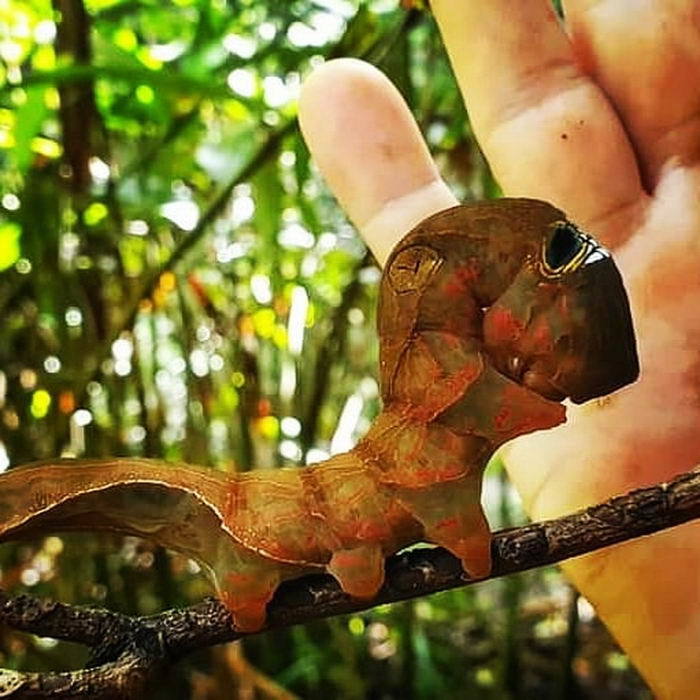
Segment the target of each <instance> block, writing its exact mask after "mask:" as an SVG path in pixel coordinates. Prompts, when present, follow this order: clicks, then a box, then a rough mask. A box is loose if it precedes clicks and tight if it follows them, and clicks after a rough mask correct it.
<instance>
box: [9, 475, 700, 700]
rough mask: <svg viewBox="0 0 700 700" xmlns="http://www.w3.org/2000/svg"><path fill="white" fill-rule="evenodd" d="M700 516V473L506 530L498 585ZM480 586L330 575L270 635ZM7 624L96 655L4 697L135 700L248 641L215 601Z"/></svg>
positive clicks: (26, 678)
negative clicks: (353, 593) (353, 587)
mask: <svg viewBox="0 0 700 700" xmlns="http://www.w3.org/2000/svg"><path fill="white" fill-rule="evenodd" d="M698 517H700V469H696V470H694V471H691V472H688V473H686V474H680V475H679V476H677V477H675V478H674V479H673V480H672V481H670V482H668V483H662V484H658V485H656V486H652V487H649V488H644V489H638V490H636V491H631V492H630V493H628V494H625V495H624V496H617V497H615V498H612V499H610V500H608V501H605V502H604V503H601V504H598V505H595V506H591V507H590V508H586V509H584V510H581V511H577V512H576V513H573V514H571V515H567V516H564V517H562V518H557V519H555V520H547V521H543V522H539V523H531V524H529V525H525V526H523V527H517V528H511V529H508V530H502V531H500V532H497V533H495V534H494V537H493V542H492V553H493V570H492V572H491V574H490V576H489V577H488V578H497V577H499V576H504V575H507V574H511V573H515V572H518V571H526V570H528V569H533V568H536V567H540V566H544V565H547V564H553V563H556V562H560V561H563V560H564V559H569V558H571V557H575V556H579V555H582V554H587V553H589V552H593V551H596V550H598V549H602V548H604V547H608V546H610V545H614V544H617V543H620V542H625V541H628V540H632V539H634V538H636V537H641V536H644V535H649V534H652V533H654V532H658V531H660V530H664V529H666V528H669V527H674V526H676V525H680V524H682V523H685V522H689V521H691V520H694V519H696V518H698ZM472 583H475V581H474V580H470V579H469V577H468V576H467V575H466V574H465V573H464V572H463V570H462V568H461V566H460V563H459V561H458V560H457V559H456V558H455V557H453V556H452V555H451V554H449V553H448V552H447V551H446V550H444V549H442V548H439V547H431V548H418V549H413V550H410V551H408V552H405V553H403V554H398V555H395V556H393V557H390V558H389V559H388V560H387V563H386V583H385V585H384V587H383V588H382V590H381V591H380V593H379V595H377V597H376V598H374V599H372V600H370V601H358V600H354V599H352V598H350V597H349V596H347V595H346V594H344V593H343V592H342V591H341V590H340V587H339V586H338V584H337V583H336V581H335V580H334V579H333V578H331V577H330V576H325V575H317V576H307V577H304V578H300V579H297V580H295V581H290V582H287V583H286V584H284V585H282V586H281V587H280V588H279V590H278V591H277V594H276V595H275V598H274V599H273V601H272V602H271V603H270V605H269V607H268V624H267V627H266V628H265V629H273V628H278V627H287V626H290V625H295V624H301V623H304V622H308V621H309V620H313V619H317V618H324V617H331V616H334V615H342V614H347V613H351V612H357V611H360V610H366V609H368V608H372V607H374V606H376V605H383V604H386V603H392V602H396V601H400V600H406V599H409V598H417V597H420V596H425V595H429V594H431V593H437V592H438V591H444V590H448V589H451V588H457V587H460V586H467V585H470V584H472ZM0 620H2V621H3V622H4V623H5V624H7V625H9V626H11V627H14V628H15V629H18V630H23V631H26V632H32V633H34V634H38V635H40V636H44V637H46V636H48V637H53V638H56V639H63V640H69V641H73V642H79V643H82V644H86V645H88V646H90V647H91V648H92V657H91V659H90V662H89V664H88V666H89V668H87V669H84V670H80V671H74V672H70V673H41V674H39V673H19V672H15V671H0V696H2V697H3V698H48V697H51V698H59V699H60V698H100V699H102V698H105V699H106V698H134V697H140V696H141V693H142V692H143V690H144V688H145V686H146V684H147V683H148V682H149V681H151V680H153V679H154V678H156V677H157V675H158V673H159V672H160V671H161V670H162V669H163V667H164V666H166V665H167V664H169V663H173V662H175V661H177V660H178V659H180V658H181V657H183V656H185V655H186V654H189V653H190V652H193V651H195V650H197V649H201V648H203V647H207V646H210V645H213V644H220V643H223V642H229V641H233V640H235V639H239V638H241V637H243V636H245V635H244V634H242V633H241V632H239V631H237V630H236V629H235V628H234V627H233V625H232V624H231V619H230V617H229V615H228V613H227V611H226V608H225V607H224V606H223V604H222V603H220V602H219V601H218V600H216V599H214V598H208V599H206V600H204V601H203V602H201V603H199V604H198V605H194V606H192V607H189V608H185V609H183V610H168V611H165V612H163V613H160V614H158V615H154V616H151V617H128V616H126V615H120V614H117V613H112V612H109V611H106V610H99V609H88V608H77V607H72V606H70V605H65V604H62V603H56V602H45V601H41V600H38V599H36V598H31V597H29V596H18V597H16V598H11V597H10V596H8V595H7V594H6V593H5V592H2V591H0Z"/></svg>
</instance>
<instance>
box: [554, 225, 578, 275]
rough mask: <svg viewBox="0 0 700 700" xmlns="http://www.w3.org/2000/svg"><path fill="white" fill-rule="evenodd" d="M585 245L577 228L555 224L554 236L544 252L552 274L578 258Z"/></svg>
mask: <svg viewBox="0 0 700 700" xmlns="http://www.w3.org/2000/svg"><path fill="white" fill-rule="evenodd" d="M583 245H584V241H583V238H582V237H581V236H580V235H579V232H578V229H577V228H575V227H574V226H573V225H571V224H570V223H568V222H564V223H557V224H555V228H554V235H553V236H552V238H551V239H550V241H549V245H547V246H546V247H545V250H544V262H545V265H546V266H547V267H548V268H549V269H550V270H551V271H552V272H555V271H558V270H560V269H561V268H563V267H564V266H566V265H568V264H569V263H571V262H572V261H573V260H574V259H575V258H576V255H577V253H579V252H580V251H581V249H582V248H583Z"/></svg>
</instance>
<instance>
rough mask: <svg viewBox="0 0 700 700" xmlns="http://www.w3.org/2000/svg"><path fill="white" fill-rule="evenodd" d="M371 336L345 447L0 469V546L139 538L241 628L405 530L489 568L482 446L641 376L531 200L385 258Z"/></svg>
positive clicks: (554, 221) (582, 243)
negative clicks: (61, 535) (239, 469)
mask: <svg viewBox="0 0 700 700" xmlns="http://www.w3.org/2000/svg"><path fill="white" fill-rule="evenodd" d="M378 332H379V340H380V382H381V395H382V401H383V411H382V413H381V414H380V415H379V416H378V418H377V419H376V420H375V422H374V423H373V425H372V426H371V428H370V430H369V432H368V434H367V435H366V436H365V437H364V439H362V440H361V441H360V442H359V443H358V445H357V446H356V447H355V448H354V449H352V450H350V451H349V452H347V453H345V454H340V455H336V456H334V457H332V458H330V459H329V460H327V461H326V462H323V463H321V464H317V465H313V466H309V467H305V468H285V469H276V470H261V471H255V472H248V473H244V474H239V475H229V476H227V475H222V474H221V473H217V472H214V471H212V470H206V469H201V468H197V467H192V466H189V465H180V464H169V463H165V462H161V461H157V460H142V459H114V460H96V461H91V460H78V461H76V460H58V461H54V462H51V463H41V464H33V465H27V466H24V467H20V468H16V469H11V470H9V471H8V472H6V473H5V474H3V475H2V476H0V541H8V540H15V539H20V538H27V537H32V536H35V535H37V534H45V533H46V532H48V531H65V530H96V529H102V530H113V531H118V532H123V533H127V534H135V535H139V536H142V537H147V538H150V539H152V540H154V541H156V542H158V543H159V544H161V545H163V546H165V547H169V548H171V549H174V550H177V551H180V552H182V553H184V554H186V555H188V556H191V557H193V558H195V559H197V560H199V561H200V562H202V563H203V564H204V565H205V567H206V569H207V571H209V573H210V574H211V575H212V577H213V579H214V581H215V583H216V586H217V589H218V591H219V594H220V596H221V598H222V600H223V601H224V602H225V604H226V605H227V607H228V608H229V610H230V611H231V614H232V616H233V619H234V622H235V624H236V626H237V627H238V628H240V629H242V630H246V631H254V630H257V629H259V628H260V627H261V626H263V624H264V622H265V606H266V604H267V602H268V601H269V600H270V598H271V597H272V595H273V594H274V591H275V589H276V588H277V586H278V585H279V583H280V582H281V581H283V580H286V579H290V578H294V577H297V576H299V575H302V574H304V573H307V572H310V571H318V570H325V571H328V572H329V573H331V574H332V575H333V576H335V577H336V578H337V579H338V581H339V583H340V585H341V586H342V588H343V590H345V591H346V592H347V593H349V594H350V595H352V596H357V597H359V598H371V597H373V596H374V595H375V594H376V593H377V591H378V590H379V588H380V587H381V585H382V582H383V580H384V559H385V557H386V556H387V555H389V554H392V553H393V552H396V551H397V550H399V549H401V548H403V547H405V546H407V545H409V544H412V543H414V542H418V541H430V542H434V543H437V544H440V545H442V546H444V547H446V548H447V549H449V550H450V551H451V552H453V553H454V554H455V555H456V556H458V557H459V558H460V560H461V561H462V563H463V566H464V568H465V570H466V571H467V572H468V573H469V574H470V575H471V576H472V577H475V578H480V577H484V576H486V575H488V573H489V571H490V567H491V559H490V533H489V528H488V524H487V522H486V520H485V518H484V515H483V512H482V509H481V504H480V492H481V477H482V472H483V469H484V467H485V465H486V463H487V462H488V460H489V458H490V456H491V455H492V454H493V452H494V451H495V450H496V449H497V448H498V447H499V446H500V445H502V444H503V443H504V442H506V441H508V440H510V439H512V438H514V437H516V436H518V435H523V434H525V433H529V432H532V431H534V430H542V429H546V428H550V427H552V426H555V425H557V424H559V423H561V422H562V421H564V419H565V410H564V407H563V406H562V404H561V403H560V401H562V400H563V399H564V398H570V399H571V400H572V401H574V402H576V403H581V402H583V401H586V400H588V399H591V398H594V397H597V396H602V395H604V394H607V393H609V392H611V391H614V390H615V389H617V388H619V387H621V386H624V385H625V384H627V383H629V382H632V381H634V379H636V377H637V375H638V372H639V366H638V360H637V354H636V348H635V339H634V331H633V327H632V321H631V317H630V312H629V307H628V302H627V296H626V294H625V290H624V287H623V284H622V280H621V278H620V275H619V273H618V271H617V268H616V267H615V264H614V262H613V261H612V259H611V257H610V255H609V254H608V253H607V251H605V249H603V248H601V247H600V246H599V245H598V244H597V243H596V241H595V240H594V239H593V238H591V237H590V236H588V235H587V234H585V233H583V232H581V231H580V230H579V229H578V228H577V227H576V226H575V225H574V224H572V223H571V222H569V221H567V220H566V217H565V215H564V214H563V213H562V212H561V211H558V210H557V209H555V208H554V207H552V206H550V205H549V204H546V203H545V202H540V201H536V200H526V199H501V200H497V201H491V202H484V203H478V204H471V205H463V206H457V207H454V208H452V209H448V210H446V211H443V212H440V213H438V214H435V215H434V216H432V217H430V218H428V219H426V220H425V221H423V222H422V223H420V224H419V225H418V226H416V227H415V228H414V229H413V230H412V231H411V232H410V233H409V234H407V235H406V236H405V237H404V238H403V240H402V241H401V242H400V243H399V244H398V245H397V247H396V248H395V249H394V251H393V252H392V254H391V256H390V257H389V260H388V262H387V265H386V268H385V270H384V273H383V275H382V280H381V289H380V300H379V310H378Z"/></svg>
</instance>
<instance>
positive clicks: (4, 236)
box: [0, 221, 22, 271]
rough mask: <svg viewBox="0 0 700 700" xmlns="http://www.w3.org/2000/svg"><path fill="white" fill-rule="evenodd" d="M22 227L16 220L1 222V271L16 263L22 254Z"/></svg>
mask: <svg viewBox="0 0 700 700" xmlns="http://www.w3.org/2000/svg"><path fill="white" fill-rule="evenodd" d="M21 234H22V229H21V227H20V225H19V224H16V223H15V222H14V221H7V222H5V223H4V224H0V271H1V270H6V269H7V268H8V267H11V266H12V265H14V264H15V263H16V262H17V260H18V259H19V256H20V245H19V239H20V236H21Z"/></svg>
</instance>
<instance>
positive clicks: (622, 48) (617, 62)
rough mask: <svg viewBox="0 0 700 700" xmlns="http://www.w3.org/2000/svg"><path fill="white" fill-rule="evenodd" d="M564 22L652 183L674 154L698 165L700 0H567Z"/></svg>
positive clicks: (583, 63) (576, 48)
mask: <svg viewBox="0 0 700 700" xmlns="http://www.w3.org/2000/svg"><path fill="white" fill-rule="evenodd" d="M630 17H634V21H633V22H630ZM566 19H567V24H568V26H569V28H570V32H571V41H572V44H573V48H574V51H575V52H576V55H577V56H578V57H579V59H580V61H581V64H582V67H583V68H584V70H585V71H586V72H587V73H589V74H590V75H592V76H593V77H594V79H595V80H596V82H598V84H599V85H600V86H601V87H602V88H603V90H605V92H606V93H607V95H608V96H609V97H610V98H611V100H612V101H613V103H614V104H615V107H616V109H617V112H618V114H619V115H620V117H621V119H622V121H623V122H624V124H625V126H626V127H627V132H628V133H629V134H630V136H631V139H632V141H633V143H634V146H635V149H636V150H637V153H638V154H639V158H640V163H641V167H642V171H643V173H644V177H645V179H646V180H647V182H649V183H650V185H653V184H654V183H655V182H656V180H657V179H658V176H659V171H660V170H661V168H662V167H663V165H664V164H665V163H667V162H668V161H669V160H670V159H678V160H680V161H681V163H683V164H692V163H695V162H697V161H698V160H699V159H700V3H698V1H697V0H641V1H640V0H568V2H567V3H566Z"/></svg>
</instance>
